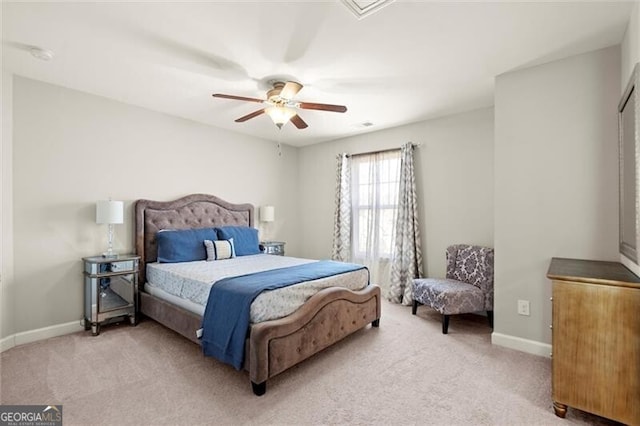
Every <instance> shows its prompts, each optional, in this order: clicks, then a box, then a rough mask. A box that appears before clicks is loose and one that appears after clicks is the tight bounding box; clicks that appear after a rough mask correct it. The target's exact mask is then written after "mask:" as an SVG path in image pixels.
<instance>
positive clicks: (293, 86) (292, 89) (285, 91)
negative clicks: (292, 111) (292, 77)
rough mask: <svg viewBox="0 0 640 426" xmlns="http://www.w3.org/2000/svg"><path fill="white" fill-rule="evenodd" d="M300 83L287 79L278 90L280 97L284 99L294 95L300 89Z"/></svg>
mask: <svg viewBox="0 0 640 426" xmlns="http://www.w3.org/2000/svg"><path fill="white" fill-rule="evenodd" d="M302 87H303V86H302V84H300V83H296V82H295V81H287V82H286V83H285V85H284V87H283V88H282V90H281V91H280V97H281V98H285V99H291V98H293V97H294V96H295V95H297V94H298V92H299V91H300V90H302Z"/></svg>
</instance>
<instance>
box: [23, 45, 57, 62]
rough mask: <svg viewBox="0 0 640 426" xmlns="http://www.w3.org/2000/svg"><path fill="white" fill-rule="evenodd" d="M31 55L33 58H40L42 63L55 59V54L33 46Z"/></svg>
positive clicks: (30, 50) (30, 51)
mask: <svg viewBox="0 0 640 426" xmlns="http://www.w3.org/2000/svg"><path fill="white" fill-rule="evenodd" d="M29 53H31V56H33V57H34V58H38V59H40V60H41V61H50V60H51V59H53V52H52V51H51V50H47V49H43V48H41V47H37V46H33V47H31V48H30V49H29Z"/></svg>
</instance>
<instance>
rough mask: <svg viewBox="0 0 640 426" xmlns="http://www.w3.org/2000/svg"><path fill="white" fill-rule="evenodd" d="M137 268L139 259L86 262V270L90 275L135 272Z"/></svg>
mask: <svg viewBox="0 0 640 426" xmlns="http://www.w3.org/2000/svg"><path fill="white" fill-rule="evenodd" d="M137 269H138V261H137V260H103V261H100V262H96V263H94V262H85V264H84V271H85V272H86V273H87V274H89V275H100V274H107V273H118V272H123V273H124V272H135V271H137Z"/></svg>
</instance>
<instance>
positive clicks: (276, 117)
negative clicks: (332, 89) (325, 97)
mask: <svg viewBox="0 0 640 426" xmlns="http://www.w3.org/2000/svg"><path fill="white" fill-rule="evenodd" d="M272 85H273V88H272V89H270V90H269V91H267V99H258V98H246V97H244V96H234V95H224V94H222V93H214V94H213V97H214V98H225V99H235V100H237V101H245V102H256V103H259V104H266V105H268V106H267V107H266V108H262V109H259V110H257V111H254V112H252V113H251V114H247V115H245V116H243V117H240V118H238V119H237V120H235V121H236V123H243V122H245V121H247V120H250V119H252V118H254V117H257V116H259V115H260V114H267V115H268V116H269V117H271V119H272V120H273V122H274V123H275V125H276V126H278V128H279V129H282V126H284V125H285V124H286V123H287V122H288V121H291V122H292V123H293V125H294V126H296V127H297V128H298V129H305V128H307V127H308V125H307V123H305V121H304V120H303V119H302V118H300V116H299V115H298V113H296V111H295V110H294V108H300V109H315V110H321V111H333V112H345V111H346V110H347V107H346V106H343V105H329V104H319V103H314V102H298V101H294V100H293V97H294V96H295V95H296V94H298V92H299V91H300V90H302V87H303V86H302V84H300V83H296V82H295V81H287V82H286V83H285V82H282V81H274V82H272Z"/></svg>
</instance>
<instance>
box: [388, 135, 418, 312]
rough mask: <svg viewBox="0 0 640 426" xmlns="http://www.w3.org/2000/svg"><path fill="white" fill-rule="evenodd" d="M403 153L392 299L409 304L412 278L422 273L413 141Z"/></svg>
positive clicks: (392, 264)
mask: <svg viewBox="0 0 640 426" xmlns="http://www.w3.org/2000/svg"><path fill="white" fill-rule="evenodd" d="M400 155H401V165H400V192H399V196H398V216H397V219H396V226H395V228H396V229H395V253H394V257H393V261H392V263H391V288H390V291H389V300H391V301H392V302H395V303H402V304H403V305H410V304H411V303H413V286H412V282H413V279H414V278H421V277H422V274H423V272H422V250H421V246H420V226H419V222H418V197H417V196H416V179H415V173H414V166H413V144H412V143H411V142H409V143H406V144H404V145H403V146H402V149H401V154H400Z"/></svg>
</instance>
